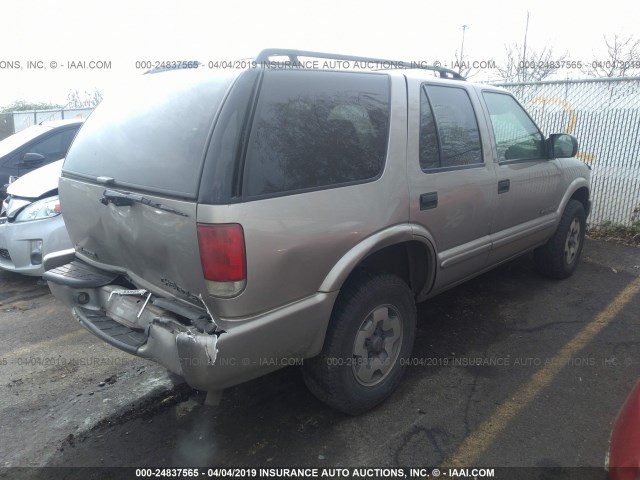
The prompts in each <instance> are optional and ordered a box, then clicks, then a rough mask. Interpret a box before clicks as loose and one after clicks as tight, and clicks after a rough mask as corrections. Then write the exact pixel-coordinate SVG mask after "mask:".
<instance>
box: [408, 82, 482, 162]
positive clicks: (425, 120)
mask: <svg viewBox="0 0 640 480" xmlns="http://www.w3.org/2000/svg"><path fill="white" fill-rule="evenodd" d="M420 108H421V118H420V145H419V150H420V166H421V167H422V169H423V170H430V169H434V168H446V167H462V166H467V165H476V164H482V163H483V160H482V147H481V144H480V132H479V131H478V122H477V121H476V115H475V112H474V110H473V106H472V105H471V100H470V99H469V95H468V94H467V92H466V90H465V89H463V88H458V87H449V86H446V87H445V86H440V85H423V86H422V89H421V105H420Z"/></svg>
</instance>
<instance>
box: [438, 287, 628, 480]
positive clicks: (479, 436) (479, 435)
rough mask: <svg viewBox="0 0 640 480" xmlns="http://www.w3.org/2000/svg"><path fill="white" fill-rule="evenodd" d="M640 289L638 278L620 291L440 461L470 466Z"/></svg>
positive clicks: (448, 464) (452, 465)
mask: <svg viewBox="0 0 640 480" xmlns="http://www.w3.org/2000/svg"><path fill="white" fill-rule="evenodd" d="M639 292H640V277H639V278H637V279H635V280H634V281H633V282H631V283H630V284H629V285H627V287H625V289H624V290H622V291H621V292H620V293H619V294H618V296H616V298H614V299H613V301H612V302H611V303H610V304H609V305H607V307H606V308H605V309H604V310H602V311H601V312H600V313H598V315H597V316H596V317H595V318H594V319H593V320H592V321H591V322H590V323H589V324H588V325H587V326H586V327H584V329H582V330H581V331H580V332H579V333H578V334H577V335H576V336H575V337H573V339H571V340H570V341H569V343H567V344H566V345H565V346H564V347H562V348H561V349H560V351H559V352H558V353H557V354H556V355H555V356H554V357H553V358H552V359H551V360H549V362H547V363H546V364H545V366H544V367H543V368H542V369H541V370H539V371H538V372H536V373H535V375H533V377H531V380H530V381H529V382H528V383H527V384H526V385H524V386H523V387H522V388H521V389H520V390H518V391H517V392H516V394H515V395H514V396H513V397H512V398H511V399H509V400H507V401H506V402H505V403H503V404H502V405H500V407H498V408H497V409H496V411H495V412H494V414H493V415H492V416H491V417H489V418H488V419H487V420H485V421H484V422H483V423H482V424H480V426H479V427H478V429H477V430H475V431H474V432H473V433H472V434H471V435H469V436H468V437H467V438H465V440H464V441H463V442H462V444H461V445H460V447H458V450H456V452H455V453H454V454H453V455H451V457H449V458H448V459H447V461H446V462H444V463H443V465H444V466H446V467H452V468H461V467H467V466H469V465H473V464H474V463H475V462H476V461H477V459H478V457H479V456H480V455H481V454H482V453H483V452H484V451H485V450H486V449H487V447H489V445H491V444H492V443H493V442H494V440H495V439H496V437H497V436H498V435H499V434H500V432H502V431H503V430H504V429H505V427H506V426H507V425H508V424H509V422H510V421H511V420H513V419H514V417H516V415H518V414H519V413H520V412H521V411H522V410H523V409H524V408H525V407H526V406H527V405H528V404H529V403H530V402H531V401H532V400H533V399H534V398H535V397H536V396H537V395H538V394H539V393H540V392H541V391H542V390H543V389H544V388H545V387H548V386H549V385H550V384H551V382H552V381H553V379H554V378H555V377H556V376H557V375H558V373H560V371H561V370H562V369H563V367H564V365H567V363H568V362H569V361H570V360H571V358H573V357H574V356H575V355H576V354H577V353H578V352H579V351H580V350H582V349H583V348H584V347H585V346H587V344H588V343H589V342H591V340H593V338H594V337H595V336H596V335H598V333H600V331H601V330H602V329H603V328H604V327H606V326H607V325H609V324H610V323H611V321H612V320H613V319H614V318H616V316H617V315H618V314H619V313H620V312H621V311H622V309H623V308H624V307H625V306H627V305H628V304H629V302H631V300H632V299H633V297H634V296H635V295H637V294H638V293H639Z"/></svg>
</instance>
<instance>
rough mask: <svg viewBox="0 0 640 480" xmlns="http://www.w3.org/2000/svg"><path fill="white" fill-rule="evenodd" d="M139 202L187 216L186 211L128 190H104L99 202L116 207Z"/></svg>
mask: <svg viewBox="0 0 640 480" xmlns="http://www.w3.org/2000/svg"><path fill="white" fill-rule="evenodd" d="M134 202H136V203H141V204H143V205H147V206H149V207H152V208H157V209H158V210H162V211H164V212H169V213H175V214H176V215H180V216H182V217H188V216H189V215H187V214H186V213H183V212H181V211H179V210H176V209H174V208H171V207H167V206H166V205H163V204H161V203H157V202H153V201H151V200H149V199H148V198H147V197H144V196H142V195H138V194H136V193H130V192H116V191H115V190H105V191H104V193H103V194H102V198H101V199H100V203H102V204H103V205H109V204H110V203H112V204H113V205H115V206H116V207H125V206H128V205H133V203H134Z"/></svg>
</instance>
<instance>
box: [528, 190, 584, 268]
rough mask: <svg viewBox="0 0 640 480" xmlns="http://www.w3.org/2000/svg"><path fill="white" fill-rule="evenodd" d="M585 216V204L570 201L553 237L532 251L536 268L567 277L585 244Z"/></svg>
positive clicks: (574, 266)
mask: <svg viewBox="0 0 640 480" xmlns="http://www.w3.org/2000/svg"><path fill="white" fill-rule="evenodd" d="M586 226H587V216H586V214H585V212H584V206H583V205H582V203H580V202H579V201H577V200H569V203H568V204H567V207H566V208H565V209H564V213H563V214H562V218H561V219H560V223H559V224H558V228H557V229H556V232H555V233H554V234H553V237H551V238H550V239H549V241H548V242H547V243H546V244H545V245H543V246H542V247H539V248H537V249H536V250H535V251H534V252H533V257H534V260H535V263H536V268H537V269H538V271H539V272H540V273H541V274H542V275H545V276H547V277H550V278H556V279H563V278H567V277H570V276H571V275H572V274H573V272H574V271H575V269H576V267H577V266H578V263H579V261H580V254H581V253H582V247H583V245H584V234H585V232H586Z"/></svg>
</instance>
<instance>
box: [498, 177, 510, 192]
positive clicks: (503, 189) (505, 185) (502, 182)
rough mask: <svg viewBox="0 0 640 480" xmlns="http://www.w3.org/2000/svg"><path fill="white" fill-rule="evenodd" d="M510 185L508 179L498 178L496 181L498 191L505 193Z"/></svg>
mask: <svg viewBox="0 0 640 480" xmlns="http://www.w3.org/2000/svg"><path fill="white" fill-rule="evenodd" d="M510 186H511V182H510V181H509V179H507V180H500V181H499V182H498V193H505V192H508V191H509V187H510Z"/></svg>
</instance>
